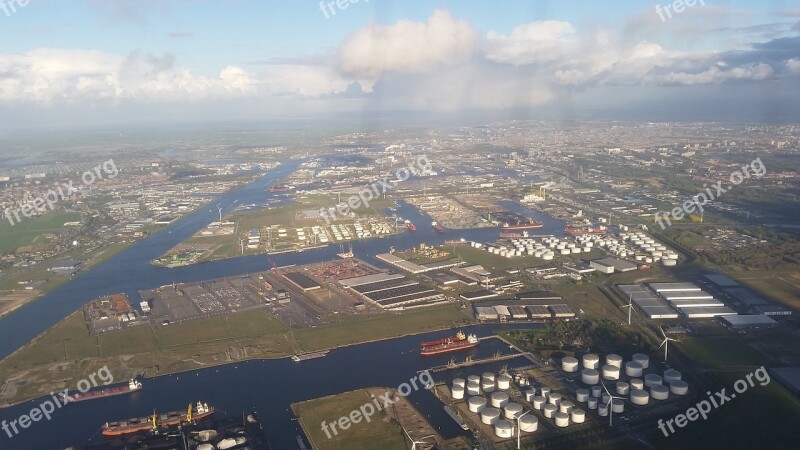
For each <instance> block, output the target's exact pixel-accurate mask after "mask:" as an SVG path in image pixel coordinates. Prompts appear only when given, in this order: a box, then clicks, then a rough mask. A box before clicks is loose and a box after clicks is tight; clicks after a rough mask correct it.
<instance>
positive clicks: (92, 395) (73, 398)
mask: <svg viewBox="0 0 800 450" xmlns="http://www.w3.org/2000/svg"><path fill="white" fill-rule="evenodd" d="M141 388H142V383H141V382H140V381H138V380H130V381H129V382H128V384H127V385H121V386H113V387H104V388H102V389H98V390H94V391H87V392H75V393H69V392H68V393H67V394H63V393H62V394H59V396H60V397H61V401H62V402H63V403H65V404H66V403H73V402H82V401H85V400H93V399H96V398H104V397H111V396H114V395H122V394H130V393H131V392H136V391H138V390H139V389H141Z"/></svg>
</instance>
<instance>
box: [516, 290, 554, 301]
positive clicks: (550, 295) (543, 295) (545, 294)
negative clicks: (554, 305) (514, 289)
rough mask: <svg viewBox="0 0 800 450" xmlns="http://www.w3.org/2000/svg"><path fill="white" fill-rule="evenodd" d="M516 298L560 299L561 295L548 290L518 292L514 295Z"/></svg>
mask: <svg viewBox="0 0 800 450" xmlns="http://www.w3.org/2000/svg"><path fill="white" fill-rule="evenodd" d="M514 298H516V299H517V300H540V301H561V296H560V295H558V294H556V293H555V292H550V291H530V292H520V293H519V294H517V295H515V296H514Z"/></svg>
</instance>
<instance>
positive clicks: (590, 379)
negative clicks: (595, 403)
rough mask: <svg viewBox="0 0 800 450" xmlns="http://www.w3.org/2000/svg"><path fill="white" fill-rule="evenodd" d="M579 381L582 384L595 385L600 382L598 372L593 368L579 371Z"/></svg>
mask: <svg viewBox="0 0 800 450" xmlns="http://www.w3.org/2000/svg"><path fill="white" fill-rule="evenodd" d="M581 381H582V382H583V384H588V385H590V386H591V385H595V384H597V383H599V382H600V372H598V371H596V370H594V369H583V370H582V371H581Z"/></svg>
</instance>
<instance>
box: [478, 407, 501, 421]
mask: <svg viewBox="0 0 800 450" xmlns="http://www.w3.org/2000/svg"><path fill="white" fill-rule="evenodd" d="M498 420H500V410H499V409H497V408H483V411H481V422H483V423H485V424H486V425H494V424H496V423H497V421H498Z"/></svg>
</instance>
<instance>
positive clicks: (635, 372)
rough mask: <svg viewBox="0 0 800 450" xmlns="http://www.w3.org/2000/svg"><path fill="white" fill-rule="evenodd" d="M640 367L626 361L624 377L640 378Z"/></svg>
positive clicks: (635, 363)
mask: <svg viewBox="0 0 800 450" xmlns="http://www.w3.org/2000/svg"><path fill="white" fill-rule="evenodd" d="M642 369H643V367H642V365H641V364H639V363H638V362H636V361H628V362H626V363H625V375H627V376H629V377H640V376H642Z"/></svg>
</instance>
